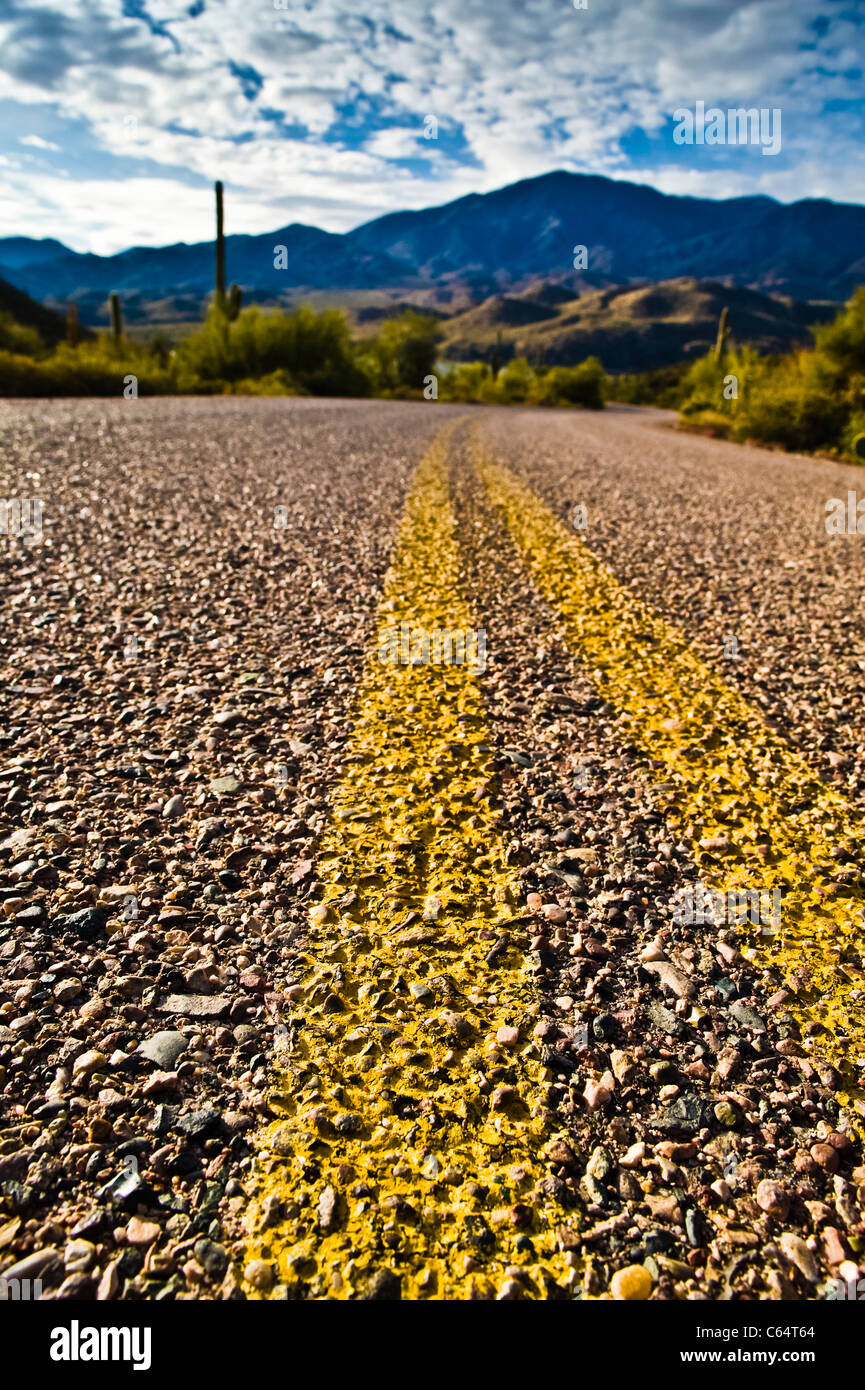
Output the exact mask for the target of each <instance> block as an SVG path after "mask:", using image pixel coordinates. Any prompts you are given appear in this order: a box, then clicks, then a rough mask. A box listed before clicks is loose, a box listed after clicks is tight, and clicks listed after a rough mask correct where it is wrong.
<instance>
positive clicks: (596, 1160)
mask: <svg viewBox="0 0 865 1390" xmlns="http://www.w3.org/2000/svg"><path fill="white" fill-rule="evenodd" d="M586 1172H587V1173H588V1174H589V1175H590V1176H591V1177H593V1178H596V1179H597V1181H598V1182H602V1183H603V1182H606V1181H607V1179H608V1178H609V1177H610V1175H611V1173H612V1172H613V1160H612V1158H611V1157H610V1154H609V1152H608V1150H607V1149H605V1148H604V1146H603V1144H598V1145H597V1147H596V1148H594V1149H593V1150H592V1153H591V1157H590V1158H589V1161H588V1163H587V1164H586Z"/></svg>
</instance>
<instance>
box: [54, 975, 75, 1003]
mask: <svg viewBox="0 0 865 1390" xmlns="http://www.w3.org/2000/svg"><path fill="white" fill-rule="evenodd" d="M81 990H82V984H81V981H80V980H78V979H76V978H75V976H74V975H70V976H68V977H67V978H66V979H65V980H61V981H60V982H59V984H56V985H55V986H54V998H55V999H56V1000H57V1002H58V1004H69V1003H71V1001H72V1000H73V999H77V998H78V996H79V994H80V993H81Z"/></svg>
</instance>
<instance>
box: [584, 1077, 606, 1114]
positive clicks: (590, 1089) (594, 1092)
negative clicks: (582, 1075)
mask: <svg viewBox="0 0 865 1390" xmlns="http://www.w3.org/2000/svg"><path fill="white" fill-rule="evenodd" d="M583 1098H584V1100H585V1102H586V1105H587V1106H588V1107H589V1109H590V1110H603V1108H604V1106H605V1105H609V1103H610V1101H611V1100H612V1098H613V1093H612V1090H611V1089H609V1088H608V1087H607V1086H605V1085H604V1084H603V1081H587V1082H586V1085H585V1089H584V1091H583Z"/></svg>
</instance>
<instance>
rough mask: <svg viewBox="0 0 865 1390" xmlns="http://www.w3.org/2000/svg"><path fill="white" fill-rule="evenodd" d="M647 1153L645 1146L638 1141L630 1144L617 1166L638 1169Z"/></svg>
mask: <svg viewBox="0 0 865 1390" xmlns="http://www.w3.org/2000/svg"><path fill="white" fill-rule="evenodd" d="M647 1153H648V1149H647V1148H646V1145H645V1144H644V1143H643V1142H642V1140H640V1141H639V1142H638V1143H636V1144H632V1145H631V1147H630V1148H629V1149H628V1151H627V1153H625V1154H623V1155H622V1157H621V1158H620V1159H619V1165H620V1167H622V1168H639V1167H640V1164H641V1163H642V1161H643V1159H644V1158H645V1157H646V1154H647Z"/></svg>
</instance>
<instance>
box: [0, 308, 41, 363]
mask: <svg viewBox="0 0 865 1390" xmlns="http://www.w3.org/2000/svg"><path fill="white" fill-rule="evenodd" d="M0 350H2V351H3V352H14V353H22V354H23V355H24V356H25V357H38V356H40V354H42V353H43V352H44V351H45V344H44V343H43V341H42V339H41V337H40V336H39V334H38V333H37V331H36V329H35V328H29V327H28V326H27V325H26V324H23V323H18V322H17V321H16V320H15V319H14V318H13V317H12V315H11V314H10V313H7V312H6V310H0Z"/></svg>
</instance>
